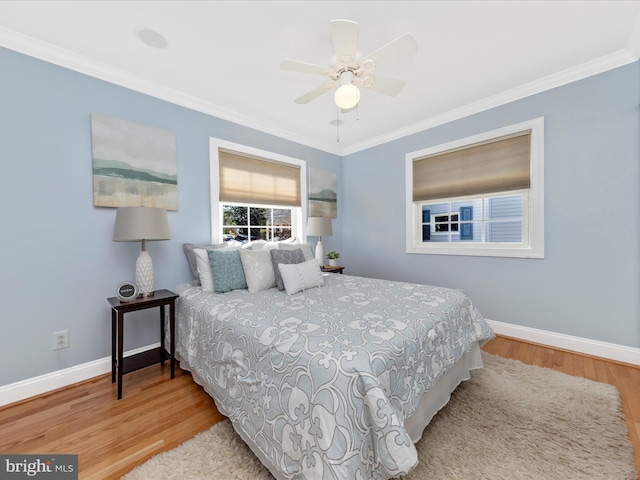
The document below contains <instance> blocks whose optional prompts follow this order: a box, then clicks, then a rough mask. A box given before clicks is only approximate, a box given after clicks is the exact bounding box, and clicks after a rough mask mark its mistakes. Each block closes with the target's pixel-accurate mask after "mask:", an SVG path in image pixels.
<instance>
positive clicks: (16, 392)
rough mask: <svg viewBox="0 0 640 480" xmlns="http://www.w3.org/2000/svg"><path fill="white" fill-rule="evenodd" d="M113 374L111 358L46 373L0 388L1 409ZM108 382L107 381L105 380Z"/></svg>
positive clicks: (151, 346)
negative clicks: (106, 374)
mask: <svg viewBox="0 0 640 480" xmlns="http://www.w3.org/2000/svg"><path fill="white" fill-rule="evenodd" d="M159 346H160V342H158V343H155V344H153V345H147V346H146V347H141V348H136V349H134V350H130V351H128V352H125V354H124V356H125V357H128V356H130V355H135V354H137V353H141V352H145V351H147V350H151V349H154V348H158V347H159ZM110 372H111V357H110V356H109V357H105V358H100V359H98V360H93V361H91V362H87V363H83V364H81V365H75V366H73V367H69V368H63V369H62V370H57V371H55V372H51V373H45V374H44V375H40V376H38V377H33V378H27V379H26V380H22V381H20V382H15V383H10V384H8V385H3V386H2V387H0V407H2V406H4V405H9V404H10V403H15V402H19V401H20V400H25V399H27V398H30V397H35V396H36V395H41V394H43V393H47V392H51V391H53V390H57V389H59V388H63V387H68V386H69V385H73V384H74V383H78V382H83V381H85V380H89V379H91V378H94V377H98V376H100V375H104V374H105V373H110ZM105 381H106V380H105Z"/></svg>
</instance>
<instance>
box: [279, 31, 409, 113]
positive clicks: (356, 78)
mask: <svg viewBox="0 0 640 480" xmlns="http://www.w3.org/2000/svg"><path fill="white" fill-rule="evenodd" d="M330 26H331V41H332V43H333V58H332V59H331V62H330V64H329V66H328V67H326V66H321V65H313V64H311V63H305V62H299V61H297V60H290V59H285V60H283V61H282V62H281V63H280V68H282V69H283V70H289V71H293V72H300V73H312V74H316V75H321V76H323V77H327V81H326V82H325V83H323V84H322V85H320V86H319V87H316V88H314V89H313V90H311V91H310V92H307V93H305V94H304V95H302V96H300V97H298V98H296V99H295V102H296V103H300V104H305V103H309V102H311V101H312V100H315V99H316V98H318V97H319V96H320V95H322V94H324V93H326V92H328V91H329V90H331V89H332V88H333V87H335V86H337V85H339V87H338V89H336V92H335V94H334V101H335V103H336V105H337V106H338V107H339V108H341V109H342V110H349V109H351V108H354V107H355V106H356V105H357V104H358V102H359V101H360V90H359V89H360V88H366V89H368V90H371V91H374V92H378V93H382V94H384V95H388V96H392V97H393V96H395V95H397V94H398V93H400V92H401V91H402V89H403V88H404V86H405V84H406V82H405V81H404V80H400V79H397V78H389V77H384V76H381V75H378V74H377V73H375V72H376V70H377V69H378V68H380V67H385V68H390V67H401V66H405V65H410V64H411V62H412V61H413V58H414V56H415V54H416V53H417V51H418V45H417V43H416V41H415V39H414V38H413V36H412V35H411V34H409V33H405V34H404V35H402V36H401V37H399V38H397V39H395V40H393V41H391V42H389V43H387V44H386V45H384V46H382V47H380V48H379V49H378V50H375V51H374V52H372V53H370V54H369V55H367V56H364V57H363V56H362V55H361V53H360V52H359V51H358V24H357V23H356V22H354V21H351V20H333V21H331V22H330Z"/></svg>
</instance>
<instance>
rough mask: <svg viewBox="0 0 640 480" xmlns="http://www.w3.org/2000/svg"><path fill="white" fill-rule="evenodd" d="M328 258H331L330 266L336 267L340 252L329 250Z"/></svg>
mask: <svg viewBox="0 0 640 480" xmlns="http://www.w3.org/2000/svg"><path fill="white" fill-rule="evenodd" d="M327 258H328V259H329V266H330V267H335V266H336V265H338V261H337V260H338V259H339V258H340V254H339V253H338V252H333V251H331V252H329V253H327Z"/></svg>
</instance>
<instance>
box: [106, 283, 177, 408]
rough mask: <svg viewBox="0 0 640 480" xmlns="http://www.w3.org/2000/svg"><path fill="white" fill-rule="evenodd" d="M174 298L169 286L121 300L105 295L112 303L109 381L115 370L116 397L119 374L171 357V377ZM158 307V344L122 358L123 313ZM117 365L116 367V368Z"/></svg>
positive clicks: (173, 360) (173, 358) (119, 397)
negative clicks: (166, 312)
mask: <svg viewBox="0 0 640 480" xmlns="http://www.w3.org/2000/svg"><path fill="white" fill-rule="evenodd" d="M176 298H178V295H177V294H175V293H173V292H172V291H170V290H156V291H155V292H153V295H152V296H148V297H138V298H137V299H136V300H132V301H129V302H121V301H120V300H119V299H118V298H117V297H111V298H108V299H107V301H108V302H109V304H110V305H111V383H115V381H116V370H117V372H118V400H120V399H121V398H122V375H124V374H125V373H129V372H133V371H134V370H138V369H140V368H144V367H148V366H149V365H153V364H155V363H162V365H163V366H164V361H165V360H171V378H174V377H175V376H176V375H175V372H176V367H175V365H176V363H175V350H176V341H175V329H176ZM167 305H169V343H170V345H169V351H167V350H166V348H165V341H164V337H165V334H164V332H165V327H164V322H165V315H164V312H165V310H164V307H165V306H167ZM154 307H160V346H159V347H157V348H153V349H151V350H147V351H145V352H142V353H138V354H136V355H130V356H128V357H126V358H124V348H123V343H124V314H125V313H129V312H135V311H137V310H145V309H147V308H154ZM116 367H117V368H116Z"/></svg>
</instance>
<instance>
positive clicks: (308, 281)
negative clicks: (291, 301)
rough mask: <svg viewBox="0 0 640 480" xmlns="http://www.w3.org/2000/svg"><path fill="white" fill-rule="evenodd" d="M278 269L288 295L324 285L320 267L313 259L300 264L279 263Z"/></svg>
mask: <svg viewBox="0 0 640 480" xmlns="http://www.w3.org/2000/svg"><path fill="white" fill-rule="evenodd" d="M278 269H279V270H280V274H281V275H282V281H283V283H284V289H285V290H286V291H287V294H288V295H293V294H294V293H298V292H301V291H303V290H307V289H309V288H315V287H320V286H322V285H324V278H323V277H322V271H320V265H318V262H316V261H315V259H314V260H309V261H308V262H302V263H290V264H286V263H280V264H278Z"/></svg>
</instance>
